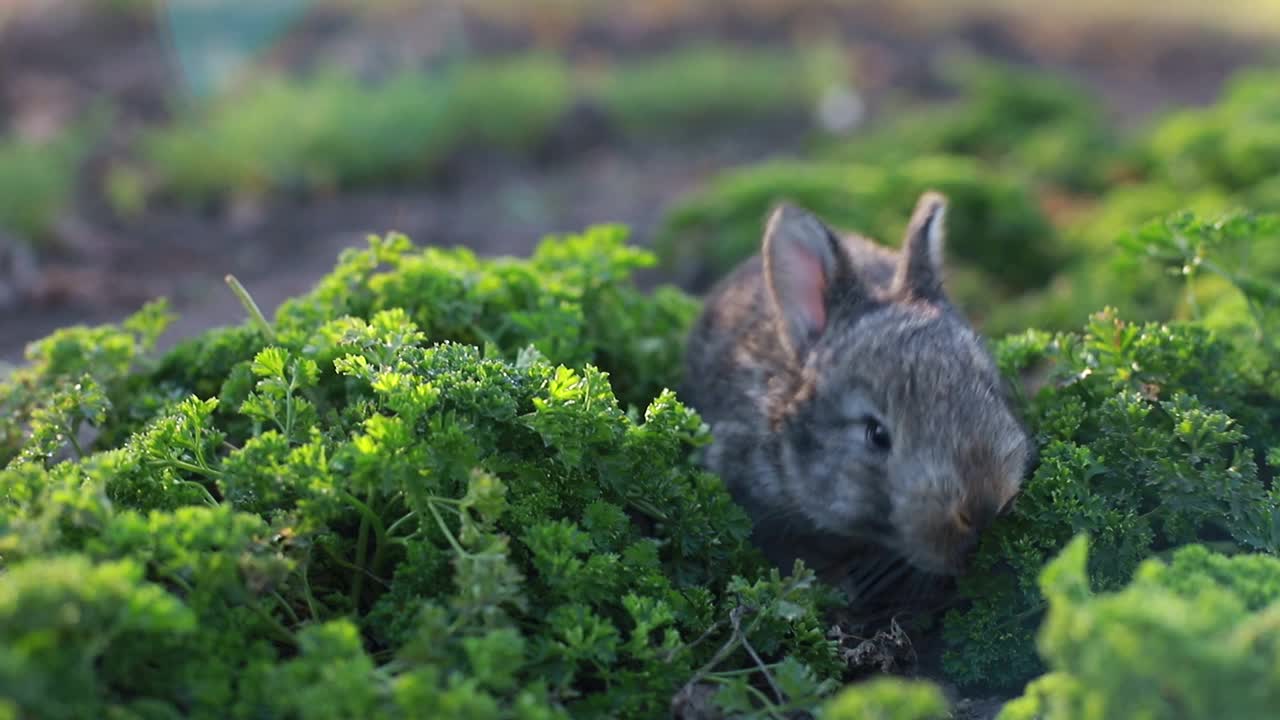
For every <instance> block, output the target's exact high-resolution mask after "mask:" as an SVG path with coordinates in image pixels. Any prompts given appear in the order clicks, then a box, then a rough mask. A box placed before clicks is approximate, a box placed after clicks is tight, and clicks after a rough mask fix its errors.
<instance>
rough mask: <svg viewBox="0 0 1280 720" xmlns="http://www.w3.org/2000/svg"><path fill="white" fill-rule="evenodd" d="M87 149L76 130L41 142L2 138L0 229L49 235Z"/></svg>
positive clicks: (41, 237)
mask: <svg viewBox="0 0 1280 720" xmlns="http://www.w3.org/2000/svg"><path fill="white" fill-rule="evenodd" d="M85 150H86V144H85V138H84V137H82V136H81V134H79V133H71V134H67V135H66V136H63V137H59V138H57V139H54V140H50V141H45V142H29V141H24V140H21V139H5V138H0V229H2V230H7V231H9V232H12V233H17V234H18V235H19V236H20V237H21V238H23V239H25V240H27V241H29V242H33V243H42V242H45V241H47V240H48V239H49V237H50V235H51V234H52V232H53V226H54V223H55V222H56V221H57V220H58V216H59V215H60V214H61V213H62V212H64V211H65V210H66V209H67V207H68V206H69V205H70V204H71V200H72V193H73V192H74V191H75V179H76V175H77V173H78V172H79V170H80V163H81V161H82V159H83V158H84V154H85Z"/></svg>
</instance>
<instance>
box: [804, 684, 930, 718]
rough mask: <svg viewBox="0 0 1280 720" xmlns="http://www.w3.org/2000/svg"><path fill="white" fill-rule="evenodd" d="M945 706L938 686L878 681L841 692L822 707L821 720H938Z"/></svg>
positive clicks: (853, 686) (852, 686)
mask: <svg viewBox="0 0 1280 720" xmlns="http://www.w3.org/2000/svg"><path fill="white" fill-rule="evenodd" d="M947 715H948V714H947V703H946V700H945V699H944V698H943V697H942V692H941V691H940V690H939V689H938V688H937V686H935V685H932V684H930V683H927V682H923V681H919V680H915V681H912V680H901V679H896V678H893V679H891V678H877V679H875V680H869V681H867V682H864V683H859V684H857V685H850V686H849V687H847V688H845V689H844V690H842V691H840V693H839V694H837V695H836V696H835V697H833V698H831V699H830V700H829V701H827V703H826V705H825V706H823V708H822V710H821V713H820V715H819V717H821V718H822V720H941V719H942V718H945V717H947Z"/></svg>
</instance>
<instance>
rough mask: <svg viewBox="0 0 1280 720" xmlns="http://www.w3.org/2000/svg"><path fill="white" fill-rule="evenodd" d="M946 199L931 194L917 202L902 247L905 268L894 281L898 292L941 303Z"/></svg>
mask: <svg viewBox="0 0 1280 720" xmlns="http://www.w3.org/2000/svg"><path fill="white" fill-rule="evenodd" d="M946 214H947V199H946V197H944V196H943V195H942V194H940V193H937V192H933V191H929V192H926V193H924V194H922V195H921V196H920V200H919V201H917V202H916V209H915V212H914V213H913V214H912V215H911V222H910V224H908V226H907V236H906V239H905V240H903V243H902V264H901V265H899V267H898V274H897V277H896V278H895V279H894V287H895V289H896V290H897V291H898V292H900V293H903V294H907V295H912V296H915V297H918V298H921V299H925V300H942V299H944V297H945V296H944V293H943V290H942V246H943V240H944V238H945V234H946V233H945V230H944V227H943V226H944V223H945V221H946Z"/></svg>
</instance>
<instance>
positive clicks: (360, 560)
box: [344, 488, 373, 613]
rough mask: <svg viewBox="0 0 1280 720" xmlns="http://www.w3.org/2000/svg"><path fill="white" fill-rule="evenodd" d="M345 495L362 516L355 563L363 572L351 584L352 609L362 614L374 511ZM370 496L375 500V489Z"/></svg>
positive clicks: (352, 497) (347, 494) (370, 490)
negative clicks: (366, 564)
mask: <svg viewBox="0 0 1280 720" xmlns="http://www.w3.org/2000/svg"><path fill="white" fill-rule="evenodd" d="M344 494H345V495H346V496H347V500H348V501H349V502H351V503H352V504H354V505H355V506H356V508H357V509H359V510H360V515H361V518H360V530H359V532H358V533H357V535H356V562H355V564H356V567H358V568H360V570H361V572H358V573H356V576H355V577H354V578H353V579H352V582H351V609H352V610H354V611H355V612H357V613H359V612H360V596H361V595H362V594H363V593H364V573H365V571H366V570H367V568H366V566H365V558H366V557H368V553H369V526H370V524H371V522H370V520H369V516H371V515H373V511H372V510H370V509H369V506H368V505H367V504H365V503H362V502H360V501H359V500H357V499H356V498H355V496H353V495H351V493H344ZM368 496H369V498H370V499H372V498H373V488H369V495H368Z"/></svg>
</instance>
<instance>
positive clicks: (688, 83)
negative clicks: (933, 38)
mask: <svg viewBox="0 0 1280 720" xmlns="http://www.w3.org/2000/svg"><path fill="white" fill-rule="evenodd" d="M844 64H845V63H844V61H843V60H842V57H841V54H840V52H839V51H838V50H837V49H836V48H832V47H826V46H816V47H811V48H808V49H803V50H789V51H786V52H779V51H765V50H750V51H748V50H738V49H733V48H728V47H722V46H716V45H700V46H691V47H687V48H683V49H680V50H676V51H673V52H669V53H664V54H661V55H658V56H657V57H655V58H652V59H649V60H647V61H636V60H633V61H629V62H627V63H625V64H621V65H619V66H617V67H613V68H609V69H608V70H606V71H604V72H603V73H602V76H601V78H600V81H599V82H598V83H597V86H596V88H595V89H594V93H593V95H594V97H595V98H596V100H597V101H598V102H599V103H600V104H601V106H602V107H603V108H604V110H605V112H606V113H607V114H608V115H609V117H610V118H612V119H613V121H614V122H616V123H617V124H618V125H619V126H620V127H621V128H622V129H623V130H624V131H626V132H628V133H633V134H636V135H642V136H643V135H663V134H666V135H671V134H686V135H687V134H692V133H697V132H705V131H707V130H710V129H716V128H722V127H724V126H725V124H738V123H746V122H753V121H759V120H762V119H768V118H771V117H778V116H786V115H792V116H795V115H799V116H807V115H810V114H812V113H813V112H814V111H815V109H816V105H817V103H818V101H819V99H820V98H821V97H822V94H823V93H824V92H826V91H829V90H831V89H832V88H834V87H840V86H842V85H843V84H844V83H845V82H846V81H847V74H848V73H847V71H846V69H845V68H844V67H843V65H844Z"/></svg>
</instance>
